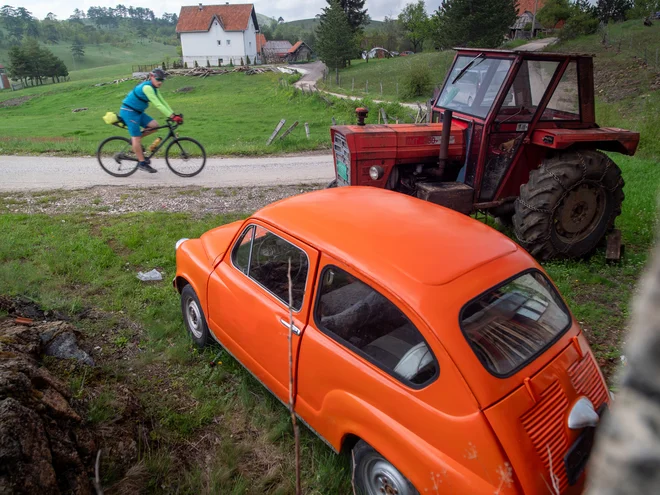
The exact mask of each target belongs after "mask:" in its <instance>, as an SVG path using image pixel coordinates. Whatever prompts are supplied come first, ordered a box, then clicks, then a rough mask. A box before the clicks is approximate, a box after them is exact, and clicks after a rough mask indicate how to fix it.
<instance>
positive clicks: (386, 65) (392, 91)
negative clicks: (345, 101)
mask: <svg viewBox="0 0 660 495" xmlns="http://www.w3.org/2000/svg"><path fill="white" fill-rule="evenodd" d="M453 59H454V52H453V51H446V52H433V53H417V54H415V55H412V56H408V57H393V58H382V59H370V60H369V62H367V61H365V60H362V59H360V60H352V61H351V66H350V67H347V68H346V69H343V70H341V71H339V73H340V76H341V80H340V81H339V84H337V81H336V80H335V77H334V73H331V74H330V75H329V76H328V78H327V80H326V81H325V82H321V83H320V84H319V87H321V88H323V89H326V90H328V91H332V92H334V93H341V94H347V95H353V96H359V97H361V98H364V97H365V96H368V97H370V98H374V99H381V98H382V99H385V100H391V101H426V100H428V99H429V98H430V97H431V96H432V93H433V92H432V91H430V92H429V94H428V95H425V96H420V97H416V98H404V96H403V95H404V81H405V73H406V71H407V70H409V68H410V65H411V64H414V63H420V64H426V65H428V66H429V68H430V69H431V75H432V81H433V84H434V85H436V86H441V85H442V82H443V81H444V78H445V74H446V73H447V69H449V66H450V65H451V62H452V60H453ZM381 83H382V92H381ZM397 89H398V90H397Z"/></svg>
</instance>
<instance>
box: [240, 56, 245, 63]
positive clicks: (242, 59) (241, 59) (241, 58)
mask: <svg viewBox="0 0 660 495" xmlns="http://www.w3.org/2000/svg"><path fill="white" fill-rule="evenodd" d="M241 65H245V64H244V63H243V57H241Z"/></svg>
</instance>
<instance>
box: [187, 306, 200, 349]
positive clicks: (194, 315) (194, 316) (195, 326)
mask: <svg viewBox="0 0 660 495" xmlns="http://www.w3.org/2000/svg"><path fill="white" fill-rule="evenodd" d="M186 320H187V321H188V328H190V332H191V333H192V334H193V335H194V336H195V338H197V339H200V338H202V317H201V313H200V311H199V307H198V306H197V303H196V302H195V300H194V299H192V298H189V299H188V301H186Z"/></svg>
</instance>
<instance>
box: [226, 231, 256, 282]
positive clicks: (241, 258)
mask: <svg viewBox="0 0 660 495" xmlns="http://www.w3.org/2000/svg"><path fill="white" fill-rule="evenodd" d="M253 234H254V225H250V226H249V227H248V228H247V229H245V231H244V232H243V234H241V237H240V238H239V239H238V242H237V243H236V247H234V251H233V252H232V254H231V261H232V263H233V264H234V266H235V267H236V268H238V269H239V270H240V271H241V272H243V273H244V274H246V275H247V274H248V266H249V263H250V248H251V247H252V236H253Z"/></svg>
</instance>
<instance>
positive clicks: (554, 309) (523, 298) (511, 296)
mask: <svg viewBox="0 0 660 495" xmlns="http://www.w3.org/2000/svg"><path fill="white" fill-rule="evenodd" d="M570 324H571V317H570V315H569V313H568V310H567V309H566V307H565V306H564V304H563V302H562V300H561V298H560V297H559V294H557V291H555V289H554V288H553V286H552V285H551V284H550V282H549V281H548V280H547V279H546V278H545V277H544V276H543V275H542V274H541V273H540V272H528V273H525V274H523V275H520V276H518V277H516V278H514V279H513V280H510V281H508V282H507V283H505V284H502V285H499V286H497V287H495V288H494V289H491V290H489V291H488V292H486V293H485V294H482V295H481V296H479V297H478V298H477V299H476V300H474V301H472V302H470V303H468V304H467V305H466V306H465V307H464V308H463V311H462V313H461V328H462V330H463V333H464V335H465V337H466V338H467V340H468V342H469V343H470V345H471V346H472V349H473V350H474V352H475V354H476V355H477V357H478V358H479V360H480V361H481V362H482V363H483V365H484V366H485V367H486V368H487V369H488V371H490V372H491V373H493V374H494V375H496V376H508V375H510V374H511V373H513V372H515V371H516V370H518V369H520V368H521V367H523V366H524V365H526V364H527V363H529V362H531V361H532V360H533V359H534V358H535V357H536V356H538V355H539V354H540V353H541V352H543V350H544V349H545V348H546V347H547V346H548V345H549V344H550V343H552V342H554V341H555V340H556V339H557V338H558V337H559V336H560V335H561V334H563V333H564V331H565V330H567V329H568V327H569V326H570Z"/></svg>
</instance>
